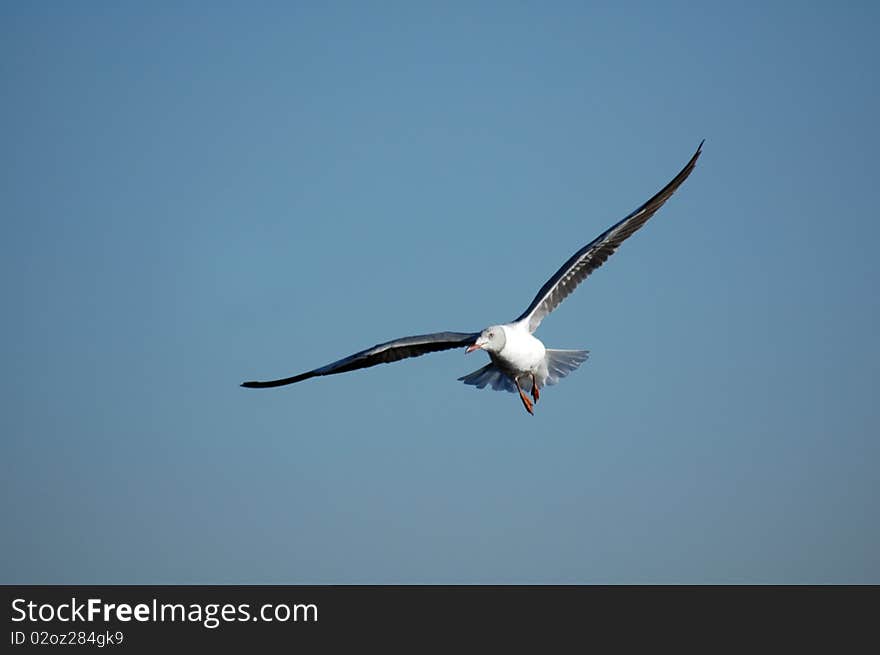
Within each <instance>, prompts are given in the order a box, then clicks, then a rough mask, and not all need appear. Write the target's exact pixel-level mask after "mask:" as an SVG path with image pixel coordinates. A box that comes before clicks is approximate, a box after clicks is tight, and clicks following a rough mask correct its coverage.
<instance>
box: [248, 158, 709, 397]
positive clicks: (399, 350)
mask: <svg viewBox="0 0 880 655" xmlns="http://www.w3.org/2000/svg"><path fill="white" fill-rule="evenodd" d="M702 148H703V142H702V141H701V142H700V145H699V146H698V147H697V151H696V152H695V153H694V155H693V157H691V159H690V161H689V162H688V163H687V164H686V165H685V167H684V168H682V169H681V171H680V172H679V173H678V175H676V176H675V177H674V178H672V181H670V182H669V184H667V185H666V186H665V187H663V188H662V189H660V191H659V192H657V194H656V195H655V196H654V197H653V198H651V199H650V200H648V201H647V202H646V203H645V204H643V205H642V206H641V207H639V208H638V209H636V210H635V211H633V212H632V213H630V214H629V215H628V216H626V217H624V218H623V219H621V220H620V221H618V222H617V223H615V224H614V225H612V226H611V227H609V228H608V229H607V230H605V231H604V232H603V233H602V234H600V235H599V236H597V237H596V238H595V239H593V240H592V241H590V243H588V244H587V245H585V246H584V247H583V248H581V249H580V250H578V251H577V252H576V253H574V254H573V255H572V256H571V257H570V258H569V259H568V261H566V262H565V263H564V264H563V265H562V267H561V268H560V269H559V270H558V271H556V273H554V274H553V277H551V278H550V279H549V280H547V282H546V283H545V284H544V286H543V287H541V289H540V291H538V294H537V295H536V296H535V298H534V300H532V302H531V304H529V306H528V307H527V308H526V310H525V311H524V312H523V313H522V314H520V315H519V317H518V318H516V319H515V320H513V321H511V322H510V323H503V324H499V325H492V326H490V327H487V328H486V329H485V330H483V331H482V332H435V333H433V334H420V335H418V336H413V337H403V338H400V339H394V340H393V341H387V342H385V343H380V344H378V345H376V346H373V347H372V348H367V349H366V350H362V351H360V352H357V353H355V354H353V355H349V356H348V357H345V358H343V359H340V360H337V361H335V362H333V363H331V364H327V365H326V366H322V367H320V368H316V369H313V370H311V371H306V372H305V373H300V374H299V375H294V376H293V377H289V378H282V379H280V380H269V381H266V382H256V381H254V382H244V383H242V385H241V386H243V387H247V388H248V389H266V388H269V387H280V386H284V385H287V384H293V383H295V382H302V381H303V380H308V379H309V378H314V377H318V376H321V375H335V374H336V373H346V372H348V371H355V370H357V369H359V368H367V367H370V366H375V365H377V364H387V363H389V362H396V361H398V360H401V359H406V358H408V357H419V356H420V355H424V354H427V353H432V352H437V351H440V350H449V349H451V348H460V347H466V350H465V353H472V352H474V351H476V350H484V351H486V352H487V353H488V355H489V359H490V361H489V363H488V364H486V365H485V366H483V367H482V368H479V369H477V370H476V371H474V372H473V373H469V374H468V375H465V376H463V377H460V378H458V379H459V380H460V381H461V382H464V383H465V384H470V385H473V386H475V387H477V388H478V389H483V388H485V387H487V386H488V387H491V388H492V389H495V390H496V391H510V392H513V393H518V394H519V397H520V400H522V404H523V407H525V409H526V411H527V412H528V413H529V414H534V404H535V403H537V402H538V399H539V398H540V397H541V389H542V388H543V387H545V386H547V385H552V384H556V383H557V382H559V380H560V379H562V378H564V377H565V376H566V375H568V374H569V373H571V372H572V371H574V370H575V369H576V368H577V367H578V366H580V365H581V363H583V362H584V361H585V360H586V359H587V356H588V355H589V351H587V350H555V349H552V348H546V347H545V346H544V344H543V343H541V341H540V340H539V339H537V338H536V337H535V336H534V332H535V330H536V329H538V326H539V325H540V324H541V321H542V320H543V319H544V317H545V316H547V314H549V313H550V312H552V311H553V310H554V309H556V307H558V306H559V304H560V303H561V302H562V301H563V300H565V298H566V297H568V295H569V294H570V293H571V292H572V291H574V290H575V288H576V287H577V286H578V285H579V284H580V283H581V282H583V281H584V280H585V279H586V278H587V276H588V275H589V274H590V273H592V272H593V271H595V270H596V269H597V268H599V267H600V266H601V265H602V264H604V263H605V260H606V259H608V258H609V257H610V256H611V255H612V254H613V253H614V251H616V250H617V248H618V247H619V246H620V244H621V243H623V242H624V241H625V240H626V239H628V238H629V237H631V236H632V235H633V234H634V233H635V231H636V230H638V229H639V228H640V227H642V226H643V225H644V224H645V223H647V222H648V219H649V218H651V216H653V215H654V213H655V212H656V211H657V210H658V209H660V207H662V206H663V203H665V202H666V201H667V200H669V197H670V196H671V195H672V194H673V193H675V191H676V189H678V187H680V186H681V185H682V183H683V182H684V181H685V180H686V179H687V178H688V176H689V175H690V174H691V171H692V170H693V169H694V166H695V165H696V163H697V159H699V157H700V153H701V151H702ZM529 395H531V398H529Z"/></svg>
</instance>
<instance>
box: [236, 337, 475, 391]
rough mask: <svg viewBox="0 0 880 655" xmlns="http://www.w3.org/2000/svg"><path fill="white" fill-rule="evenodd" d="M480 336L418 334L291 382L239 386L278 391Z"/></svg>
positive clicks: (336, 362) (277, 381) (289, 380)
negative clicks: (278, 389)
mask: <svg viewBox="0 0 880 655" xmlns="http://www.w3.org/2000/svg"><path fill="white" fill-rule="evenodd" d="M478 336H480V333H479V332H474V333H467V332H435V333H434V334H420V335H417V336H414V337H403V338H402V339H395V340H394V341H388V342H386V343H380V344H378V345H376V346H373V347H372V348H367V349H366V350H362V351H360V352H359V353H355V354H354V355H350V356H348V357H346V358H344V359H340V360H338V361H335V362H333V363H332V364H327V366H322V367H321V368H316V369H315V370H313V371H308V372H306V373H300V374H299V375H294V376H293V377H290V378H283V379H281V380H269V381H268V382H243V383H242V385H241V386H243V387H247V388H248V389H266V388H267V387H281V386H284V385H285V384H293V383H294V382H301V381H303V380H308V379H309V378H314V377H318V376H319V375H334V374H336V373H346V372H348V371H355V370H357V369H359V368H367V367H369V366H376V364H388V363H390V362H396V361H398V360H401V359H406V358H407V357H419V356H420V355H425V354H427V353H433V352H437V351H439V350H449V349H450V348H458V347H460V346H469V345H471V344H472V343H473V342H474V341H476V339H477V337H478Z"/></svg>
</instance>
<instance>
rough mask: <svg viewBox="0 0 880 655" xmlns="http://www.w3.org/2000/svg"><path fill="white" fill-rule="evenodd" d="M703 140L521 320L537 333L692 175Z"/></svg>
mask: <svg viewBox="0 0 880 655" xmlns="http://www.w3.org/2000/svg"><path fill="white" fill-rule="evenodd" d="M702 149H703V141H701V142H700V145H699V147H698V148H697V151H696V152H695V153H694V155H693V157H691V159H690V161H689V162H688V163H687V165H685V167H684V168H682V169H681V171H680V172H679V174H678V175H676V176H675V177H674V178H673V179H672V181H671V182H669V184H667V185H666V186H665V187H663V188H662V189H661V190H660V191H659V192H658V193H657V194H656V195H655V196H654V197H653V198H651V199H650V200H648V202H646V203H645V204H644V205H642V206H641V207H639V208H638V209H636V210H635V211H633V212H632V213H631V214H629V215H628V216H626V217H625V218H623V219H622V220H621V221H619V222H618V223H615V224H614V225H612V226H611V227H610V228H608V229H607V230H605V232H603V233H602V234H600V235H599V236H598V237H596V238H595V239H593V240H592V241H591V242H590V243H588V244H587V245H585V246H584V247H583V248H581V249H580V250H578V251H577V252H576V253H575V254H574V255H572V256H571V257H570V258H569V260H568V261H567V262H565V263H564V264H563V265H562V267H561V268H560V269H559V270H558V271H556V273H554V275H553V277H551V278H550V279H549V280H547V283H546V284H545V285H544V286H543V287H541V290H540V291H538V294H537V295H536V296H535V298H534V300H532V303H531V304H530V305H529V306H528V308H527V309H526V310H525V311H524V312H523V313H522V314H521V315H520V316H519V318H517V319H516V320H517V321H524V320H526V319H528V321H529V331H530V332H534V331H535V330H536V329H537V327H538V326H539V325H540V324H541V321H542V320H543V319H544V317H545V316H547V314H549V313H550V312H552V311H553V310H554V309H556V308H557V307H558V306H559V304H560V303H561V302H562V301H563V300H565V299H566V298H567V297H568V295H569V294H570V293H571V292H572V291H574V290H575V288H577V286H578V285H579V284H580V283H581V282H583V281H584V280H585V279H586V278H587V276H589V275H590V273H592V272H593V271H595V270H596V269H597V268H599V267H600V266H601V265H602V264H604V263H605V260H607V259H608V258H609V257H610V256H611V255H613V254H614V251H615V250H617V248H618V247H619V246H620V244H621V243H623V242H624V241H625V240H626V239H628V238H629V237H631V236H632V235H633V234H634V233H635V232H636V230H638V229H639V228H640V227H642V226H643V225H644V224H645V223H647V222H648V219H649V218H651V216H653V215H654V213H655V212H656V211H657V210H658V209H660V207H662V206H663V203H665V202H666V201H667V200H669V197H670V196H671V195H672V194H673V193H675V190H676V189H678V187H680V186H681V184H682V183H683V182H684V181H685V180H686V179H687V178H688V176H689V175H690V174H691V171H692V170H693V169H694V166H695V165H696V163H697V159H699V157H700V153H701V152H702Z"/></svg>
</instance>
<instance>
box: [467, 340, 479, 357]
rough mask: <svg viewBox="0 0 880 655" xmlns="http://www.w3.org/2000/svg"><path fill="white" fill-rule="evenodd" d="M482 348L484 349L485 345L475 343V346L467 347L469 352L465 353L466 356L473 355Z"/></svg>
mask: <svg viewBox="0 0 880 655" xmlns="http://www.w3.org/2000/svg"><path fill="white" fill-rule="evenodd" d="M482 347H483V344H481V343H479V342H477V343H475V344H473V345H470V346H468V347H467V350H465V351H464V354H465V355H467V354H468V353H472V352H474V351H475V350H479V349H480V348H482Z"/></svg>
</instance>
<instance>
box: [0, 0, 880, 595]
mask: <svg viewBox="0 0 880 655" xmlns="http://www.w3.org/2000/svg"><path fill="white" fill-rule="evenodd" d="M749 5H753V6H749ZM878 21H880V10H878V5H877V4H876V3H867V2H866V3H858V2H855V3H849V4H848V5H846V6H845V7H841V6H839V5H832V4H831V3H802V4H801V5H799V6H798V8H797V9H793V8H792V5H791V3H781V2H780V3H760V4H758V3H746V6H732V5H731V4H730V3H703V4H701V5H700V6H696V7H695V6H694V5H693V3H678V2H673V3H664V4H663V5H662V6H660V5H656V4H655V3H608V4H605V3H575V2H571V3H569V2H559V3H553V4H551V5H548V4H546V3H538V2H516V3H514V2H503V3H502V2H497V3H493V2H481V3H405V2H400V3H394V2H388V3H336V2H332V3H264V4H261V5H260V6H259V7H256V6H254V5H249V4H247V3H235V2H230V3H199V2H187V3H156V4H149V5H143V4H141V3H128V2H126V3H110V2H91V3H75V4H70V3H3V4H2V5H0V75H2V80H3V88H4V94H3V95H4V101H3V102H2V103H0V119H2V122H0V125H2V137H0V138H2V147H0V165H2V170H3V174H2V176H0V201H2V205H0V206H2V208H3V211H2V215H3V238H2V239H0V255H2V257H0V280H2V282H0V284H2V291H3V298H4V320H3V321H2V323H0V336H2V339H0V343H2V348H3V362H4V373H5V374H4V375H3V376H2V380H0V399H2V400H0V402H2V412H0V430H2V452H0V471H2V479H3V487H4V491H3V494H2V500H0V520H2V523H3V525H4V538H3V557H2V564H0V567H2V568H0V582H2V583H71V584H77V583H80V584H81V583H96V584H107V583H120V584H122V583H144V584H153V583H155V584H159V583H180V584H183V583H279V584H285V583H291V584H293V583H719V582H733V583H760V582H778V583H808V582H841V583H843V582H874V583H878V582H880V554H878V553H880V522H878V520H877V498H878V492H877V490H878V489H880V479H878V478H880V475H878V472H877V471H878V460H880V441H878V437H880V409H878V403H877V380H878V373H880V345H878V340H877V335H878V333H880V300H878V297H880V296H878V288H880V275H878V263H877V262H878V259H877V255H876V248H877V243H878V241H880V221H878V218H877V208H876V202H875V199H874V192H875V190H876V186H877V183H878V179H880V166H878V163H877V154H876V153H877V152H878V151H880V128H878V123H877V116H878V115H880V87H878V84H877V81H876V71H877V65H878V63H880V46H878V45H877V39H876V34H875V29H874V28H875V26H876V25H877V24H878ZM703 138H705V139H706V144H705V146H704V152H703V156H702V157H701V159H700V161H699V163H698V165H697V168H696V169H695V171H694V172H693V174H692V175H691V177H690V178H689V179H688V180H687V181H686V182H685V184H684V185H683V186H682V187H681V189H680V190H679V191H678V193H676V195H675V196H673V198H672V199H671V200H670V201H669V202H668V203H667V204H666V205H665V206H664V207H663V208H662V209H661V210H660V211H659V212H658V214H657V215H656V216H655V217H654V218H652V219H651V221H650V222H649V223H648V225H647V226H646V227H645V228H644V229H643V230H641V231H640V232H639V233H638V234H636V235H635V236H634V237H633V238H632V239H630V240H629V241H627V242H626V243H625V244H624V245H623V246H622V247H621V249H620V250H619V251H618V252H617V253H616V254H615V255H614V256H613V257H612V258H611V259H610V260H609V261H608V262H607V263H606V264H605V265H604V266H603V267H602V268H601V269H599V270H598V271H597V272H595V273H594V274H593V275H592V276H591V277H590V278H588V280H587V281H586V282H585V283H584V284H583V285H582V286H581V287H579V288H578V290H577V291H576V292H575V293H574V294H573V295H572V296H570V297H569V299H567V300H566V301H565V303H563V305H562V306H561V307H560V308H559V309H558V310H557V311H555V312H554V313H553V314H552V315H551V316H549V317H548V318H547V319H545V321H544V323H543V324H542V326H541V328H540V329H539V331H538V333H537V335H536V336H538V337H539V338H541V339H542V340H543V341H544V342H545V343H546V344H547V345H548V347H556V348H586V349H589V350H590V351H591V353H592V354H591V358H590V360H589V361H588V362H586V363H585V364H584V365H583V366H582V367H581V368H580V369H579V370H578V371H577V372H575V373H574V374H572V375H571V376H570V377H568V378H567V379H566V380H564V381H563V383H562V384H560V385H558V386H555V387H551V388H548V389H546V391H545V393H544V394H543V395H542V398H541V401H540V403H538V405H537V408H536V415H535V416H534V417H530V416H528V415H527V414H526V413H525V412H524V411H523V408H522V406H521V405H520V402H519V400H518V398H517V397H516V396H515V395H512V394H506V393H499V392H492V391H485V390H484V391H478V390H475V389H474V388H472V387H467V386H465V385H463V384H461V383H460V382H457V381H456V378H457V377H458V376H461V375H463V374H465V373H468V372H470V371H472V370H474V369H476V368H478V367H480V366H482V365H483V364H484V363H485V361H486V357H485V355H483V354H482V353H478V354H475V355H469V356H468V357H467V358H465V357H464V356H463V354H462V352H461V351H450V352H447V353H439V354H434V355H429V356H426V357H423V358H420V359H414V360H408V361H405V362H400V363H396V364H393V365H388V366H380V367H376V368H372V369H368V370H365V371H357V372H354V373H349V374H345V375H340V376H333V377H328V378H319V379H316V380H309V381H307V382H304V383H302V384H299V385H295V386H293V387H287V388H281V389H275V390H246V389H241V388H240V387H239V386H238V385H239V383H240V382H242V381H244V380H251V379H269V378H273V377H282V376H287V375H292V374H295V373H298V372H301V371H304V370H308V369H311V368H315V367H316V366H320V365H323V364H326V363H328V362H330V361H332V360H334V359H337V358H339V357H342V356H345V355H348V354H351V353H353V352H355V351H357V350H361V349H363V348H366V347H369V346H371V345H373V344H375V343H378V342H382V341H386V340H389V339H392V338H395V337H399V336H404V335H409V334H419V333H424V332H433V331H440V330H456V331H475V330H480V329H482V328H484V327H486V326H487V325H489V324H493V323H498V322H502V321H507V320H511V319H512V318H514V317H516V316H517V315H519V314H520V312H522V310H523V309H524V308H525V307H526V306H527V305H528V303H529V302H530V301H531V299H532V297H533V296H534V294H535V292H536V291H537V290H538V288H539V287H540V286H541V285H542V284H543V283H544V281H545V280H546V279H547V278H548V277H549V276H550V275H551V274H552V273H553V272H554V271H555V270H556V269H557V267H558V266H559V265H560V264H561V263H562V262H563V261H565V259H567V258H568V257H569V256H570V255H571V254H572V253H573V252H574V251H575V250H577V249H578V248H579V247H581V246H582V245H583V244H584V243H586V242H588V241H589V240H591V239H592V238H593V237H595V236H596V235H597V234H599V233H600V232H601V231H603V230H604V229H605V228H606V227H608V226H609V225H611V224H612V223H614V222H616V221H617V220H619V219H620V218H621V217H622V216H624V215H625V214H626V213H628V212H629V211H631V210H632V209H633V208H635V207H636V206H638V205H639V204H641V203H642V202H644V201H645V200H646V199H648V198H649V197H650V196H651V195H652V194H654V193H655V192H656V191H657V190H658V189H660V188H661V187H662V186H663V185H664V184H665V183H666V182H667V181H669V179H671V178H672V177H673V176H674V175H675V174H676V172H677V171H678V170H679V169H680V168H681V167H682V166H683V165H684V164H685V162H686V161H687V160H688V158H689V157H690V156H691V154H692V153H693V151H694V150H695V148H696V146H697V144H698V143H699V142H700V140H701V139H703Z"/></svg>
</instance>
